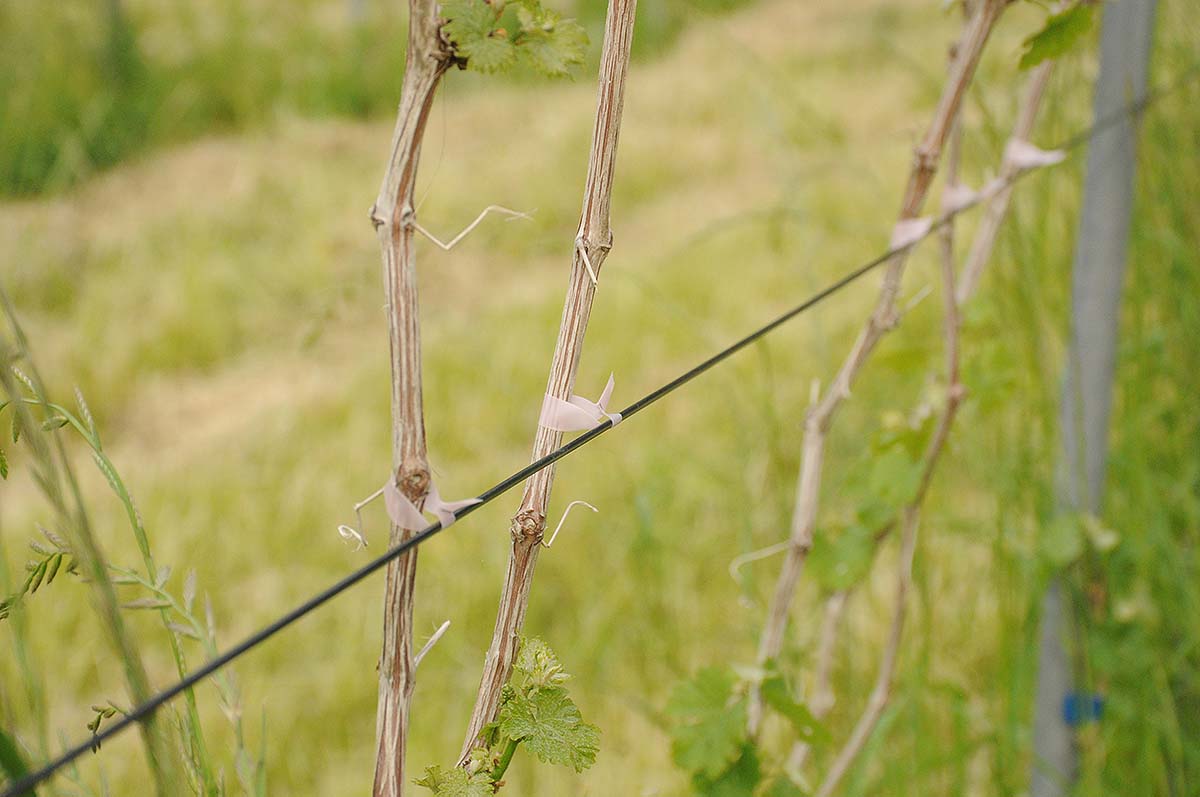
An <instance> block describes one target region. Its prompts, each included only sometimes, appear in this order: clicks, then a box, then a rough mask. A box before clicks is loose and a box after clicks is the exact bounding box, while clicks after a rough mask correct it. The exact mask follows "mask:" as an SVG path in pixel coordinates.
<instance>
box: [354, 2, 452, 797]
mask: <svg viewBox="0 0 1200 797" xmlns="http://www.w3.org/2000/svg"><path fill="white" fill-rule="evenodd" d="M440 22H441V21H440V19H439V17H438V7H437V3H436V0H410V2H409V33H408V56H407V61H406V63H405V71H404V84H403V87H402V89H401V96H400V109H399V113H398V115H397V119H396V127H395V130H394V132H393V134H392V143H391V155H390V157H389V160H388V168H387V171H386V172H385V173H384V178H383V185H382V187H381V188H380V191H379V197H378V199H376V201H375V205H374V206H373V207H372V208H371V221H372V223H373V224H374V225H375V229H376V232H377V233H378V235H379V244H380V248H381V250H382V252H383V273H384V290H385V292H386V295H387V317H388V340H389V343H390V355H391V369H392V466H393V477H394V478H395V481H396V486H397V487H398V488H399V489H400V491H401V492H403V493H404V495H405V497H407V498H408V499H409V500H410V501H411V502H412V503H413V504H414V505H415V506H417V507H418V508H419V507H421V506H422V504H423V503H424V501H425V496H426V494H427V492H428V490H429V484H430V473H429V460H428V455H427V453H426V444H425V417H424V411H423V402H422V392H421V333H420V325H419V314H418V306H417V277H416V267H415V266H416V264H415V241H414V238H415V235H416V224H415V216H414V209H413V192H414V188H415V187H416V178H417V166H418V164H419V161H420V156H421V140H422V138H423V137H424V134H425V125H426V122H427V121H428V118H429V110H430V108H431V106H432V105H433V98H434V95H435V93H436V91H437V87H438V84H439V82H440V81H441V78H442V75H443V74H445V71H446V69H447V68H448V67H449V65H450V54H449V52H448V51H447V50H446V47H445V44H444V43H443V42H442V39H441V36H440V35H439V27H440ZM409 536H411V532H409V531H406V530H404V529H401V528H398V527H397V526H396V525H395V524H394V523H393V524H392V527H391V535H390V537H391V539H390V545H396V544H397V543H399V542H402V541H404V540H405V539H407V538H408V537H409ZM416 568H417V552H416V550H413V551H410V552H408V553H406V554H404V555H403V556H401V557H399V558H398V559H396V560H395V561H393V562H391V563H390V564H389V565H388V568H387V583H386V586H385V597H384V621H383V622H384V626H383V651H382V654H381V656H380V660H379V703H378V708H377V712H376V744H377V749H376V758H375V784H374V791H373V794H374V796H375V797H400V795H402V794H403V793H404V782H405V780H406V779H407V778H406V774H405V761H404V757H405V747H406V743H407V737H408V725H409V708H410V703H411V700H412V693H413V688H414V686H415V680H414V676H415V671H416V661H415V659H414V655H413V641H412V612H413V588H414V585H415V582H416Z"/></svg>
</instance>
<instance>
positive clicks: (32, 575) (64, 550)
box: [0, 528, 79, 620]
mask: <svg viewBox="0 0 1200 797" xmlns="http://www.w3.org/2000/svg"><path fill="white" fill-rule="evenodd" d="M41 532H42V535H43V536H44V537H45V538H46V541H47V542H48V543H49V545H47V544H46V543H43V542H41V541H40V540H30V541H29V548H30V550H31V551H33V553H34V554H35V555H36V556H37V558H36V559H33V560H31V561H29V562H27V563H26V565H25V572H26V576H25V580H24V581H23V582H22V583H21V586H20V587H18V588H17V590H16V591H15V592H14V593H13V594H11V595H9V596H7V597H5V598H4V599H3V600H0V620H3V619H5V618H6V617H8V616H9V614H10V613H11V612H12V610H13V608H15V607H16V606H17V605H18V604H19V603H20V602H21V601H22V600H24V598H25V597H26V596H27V595H32V594H34V593H36V592H37V591H38V589H39V588H40V587H42V586H43V585H48V584H53V583H54V579H55V578H57V577H58V573H59V571H60V570H65V572H68V573H72V574H74V575H78V574H79V567H78V565H77V564H76V562H75V558H74V557H73V556H72V555H71V551H70V549H69V548H68V547H67V543H66V541H65V540H63V538H62V537H60V536H59V535H58V534H55V533H54V532H52V531H50V530H49V529H45V528H43V529H41ZM64 562H65V563H66V566H65V568H64V566H63V565H64Z"/></svg>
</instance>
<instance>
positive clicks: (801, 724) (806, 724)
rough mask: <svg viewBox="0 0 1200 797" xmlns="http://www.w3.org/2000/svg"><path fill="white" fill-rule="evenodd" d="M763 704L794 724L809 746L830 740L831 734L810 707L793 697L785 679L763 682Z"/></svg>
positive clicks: (772, 678)
mask: <svg viewBox="0 0 1200 797" xmlns="http://www.w3.org/2000/svg"><path fill="white" fill-rule="evenodd" d="M761 689H762V697H763V702H765V703H766V704H767V705H768V706H770V707H771V708H773V709H774V710H775V711H777V712H778V713H779V714H780V715H781V716H782V717H784V719H786V720H787V721H788V722H790V723H791V724H792V728H794V729H795V731H796V733H797V734H799V735H800V738H801V739H802V740H804V741H805V742H806V743H808V744H819V743H821V742H823V741H826V740H828V738H829V734H828V732H827V731H826V730H825V728H824V727H823V726H822V725H821V723H820V722H819V721H818V720H817V718H816V717H814V716H813V715H812V712H811V711H809V710H808V707H807V706H805V705H804V704H803V703H799V702H797V701H796V699H795V698H793V697H792V693H791V691H790V690H789V689H788V687H787V684H786V683H784V680H783V678H781V677H779V676H778V675H776V676H773V677H771V678H768V679H766V680H765V681H763V682H762V687H761Z"/></svg>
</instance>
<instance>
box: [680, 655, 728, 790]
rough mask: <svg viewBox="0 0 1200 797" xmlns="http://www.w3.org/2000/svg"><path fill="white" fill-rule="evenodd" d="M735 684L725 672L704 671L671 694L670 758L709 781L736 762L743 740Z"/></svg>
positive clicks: (722, 669) (723, 669)
mask: <svg viewBox="0 0 1200 797" xmlns="http://www.w3.org/2000/svg"><path fill="white" fill-rule="evenodd" d="M735 683H736V681H735V678H734V675H733V673H732V672H730V671H729V670H727V669H725V668H722V667H706V668H704V669H703V670H700V672H698V673H696V676H695V677H694V678H692V679H691V680H689V681H684V682H682V683H680V684H679V685H677V686H676V687H675V690H674V691H673V692H672V693H671V697H670V699H669V700H668V701H667V714H668V716H670V717H671V718H672V719H673V720H674V721H675V727H674V728H673V729H672V731H671V737H672V738H671V754H672V755H673V757H674V758H675V763H677V764H678V765H679V766H681V767H683V768H684V769H686V770H687V771H689V772H694V773H697V774H698V775H700V776H702V777H706V778H709V779H712V778H716V777H718V776H719V775H720V774H721V773H722V772H724V771H725V770H726V769H727V768H728V767H729V765H730V764H732V763H733V762H734V761H735V760H736V759H737V757H738V754H739V751H740V750H741V747H742V743H743V742H745V740H746V698H745V697H744V696H742V697H738V698H736V699H735V697H734V686H735Z"/></svg>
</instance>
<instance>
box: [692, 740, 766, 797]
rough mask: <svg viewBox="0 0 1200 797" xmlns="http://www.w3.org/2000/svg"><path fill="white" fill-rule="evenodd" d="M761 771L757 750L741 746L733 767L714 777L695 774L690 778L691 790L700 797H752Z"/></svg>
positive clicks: (760, 777) (749, 746)
mask: <svg viewBox="0 0 1200 797" xmlns="http://www.w3.org/2000/svg"><path fill="white" fill-rule="evenodd" d="M760 780H762V769H761V767H760V765H759V761H758V750H757V748H755V746H754V745H752V744H745V745H742V747H741V750H740V753H739V755H738V757H737V759H736V760H735V761H734V762H733V766H731V767H729V768H727V769H725V770H724V771H723V772H721V773H720V774H719V775H717V776H715V777H711V778H710V777H709V776H708V775H706V774H704V773H701V772H697V773H696V774H694V775H693V776H692V788H693V789H694V790H695V792H696V794H698V795H701V797H753V795H754V791H755V789H756V788H757V787H758V784H759V781H760Z"/></svg>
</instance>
